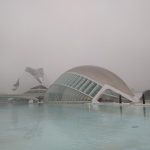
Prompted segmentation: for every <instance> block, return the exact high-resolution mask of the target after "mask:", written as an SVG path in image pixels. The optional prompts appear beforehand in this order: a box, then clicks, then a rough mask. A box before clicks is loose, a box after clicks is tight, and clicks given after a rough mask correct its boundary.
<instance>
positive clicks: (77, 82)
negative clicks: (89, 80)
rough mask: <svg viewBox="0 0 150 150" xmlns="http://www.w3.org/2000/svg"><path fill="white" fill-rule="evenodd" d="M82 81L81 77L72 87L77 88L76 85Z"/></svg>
mask: <svg viewBox="0 0 150 150" xmlns="http://www.w3.org/2000/svg"><path fill="white" fill-rule="evenodd" d="M81 80H82V77H81V76H79V77H78V79H77V80H76V81H75V82H74V83H73V85H72V87H73V88H75V87H76V85H77V84H78V83H79V82H80V81H81Z"/></svg>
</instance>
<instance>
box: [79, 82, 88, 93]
mask: <svg viewBox="0 0 150 150" xmlns="http://www.w3.org/2000/svg"><path fill="white" fill-rule="evenodd" d="M90 83H91V81H90V80H88V79H87V80H86V82H85V83H84V84H83V85H82V86H81V87H80V89H79V90H80V91H82V92H83V91H84V90H85V89H86V88H87V87H88V85H89V84H90Z"/></svg>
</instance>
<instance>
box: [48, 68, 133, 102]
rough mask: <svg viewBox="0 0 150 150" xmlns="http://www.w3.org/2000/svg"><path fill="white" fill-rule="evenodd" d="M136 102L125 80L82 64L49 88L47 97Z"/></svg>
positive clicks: (75, 100) (88, 100) (50, 98)
mask: <svg viewBox="0 0 150 150" xmlns="http://www.w3.org/2000/svg"><path fill="white" fill-rule="evenodd" d="M120 97H121V101H122V102H135V101H136V98H135V97H134V94H133V93H132V91H131V90H130V89H129V88H128V86H127V85H126V84H125V82H124V81H123V80H122V79H120V78H119V77H118V76H116V75H115V74H114V73H112V72H110V71H108V70H106V69H104V68H100V67H96V66H80V67H75V68H73V69H70V70H68V71H67V72H65V73H64V74H62V75H61V76H60V77H59V78H58V79H57V80H56V81H55V82H54V83H53V84H52V85H51V86H50V88H49V90H48V92H47V94H46V96H45V99H46V100H47V101H55V102H56V101H57V102H66V101H67V102H93V103H97V102H99V101H109V102H110V101H111V102H119V100H120Z"/></svg>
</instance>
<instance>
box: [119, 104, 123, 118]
mask: <svg viewBox="0 0 150 150" xmlns="http://www.w3.org/2000/svg"><path fill="white" fill-rule="evenodd" d="M119 108H120V115H121V117H122V105H120V107H119Z"/></svg>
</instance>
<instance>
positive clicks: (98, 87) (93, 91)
mask: <svg viewBox="0 0 150 150" xmlns="http://www.w3.org/2000/svg"><path fill="white" fill-rule="evenodd" d="M100 89H101V86H100V85H98V84H97V85H96V86H95V87H94V89H93V90H92V91H91V93H90V96H92V97H94V96H95V95H96V94H97V93H98V92H99V90H100Z"/></svg>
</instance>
